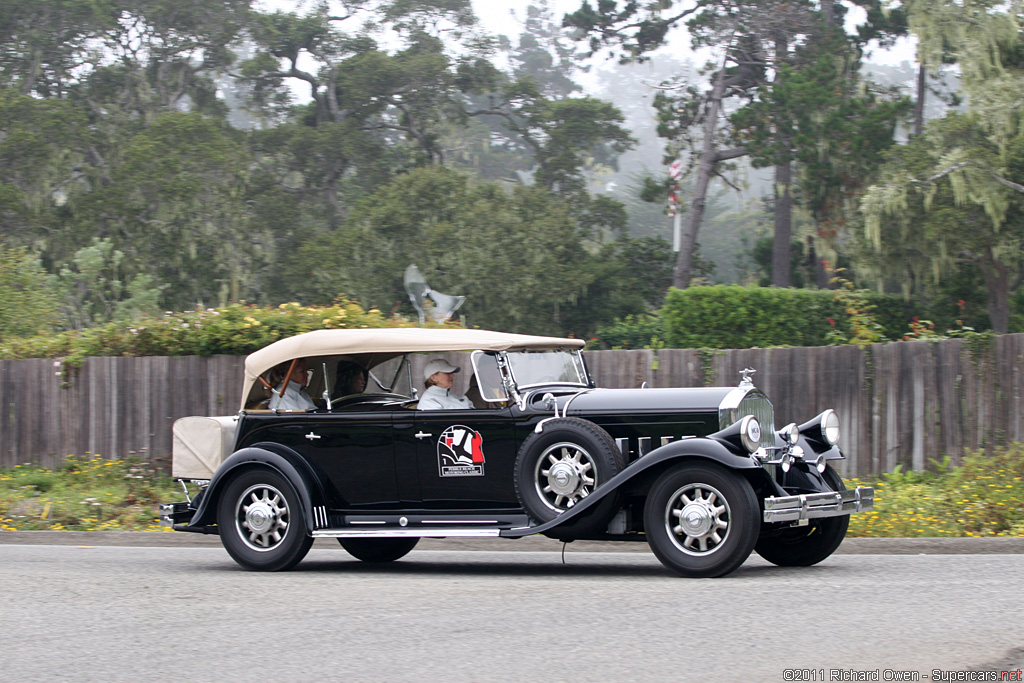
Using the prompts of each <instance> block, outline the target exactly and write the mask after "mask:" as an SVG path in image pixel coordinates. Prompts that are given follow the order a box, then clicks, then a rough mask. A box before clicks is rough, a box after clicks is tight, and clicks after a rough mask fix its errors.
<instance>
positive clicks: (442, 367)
mask: <svg viewBox="0 0 1024 683" xmlns="http://www.w3.org/2000/svg"><path fill="white" fill-rule="evenodd" d="M458 371H459V368H458V366H455V365H452V364H451V363H449V362H448V361H446V360H445V359H444V358H435V359H434V360H432V361H430V362H429V363H427V366H426V367H425V368H423V379H430V378H431V376H433V374H434V373H435V372H458Z"/></svg>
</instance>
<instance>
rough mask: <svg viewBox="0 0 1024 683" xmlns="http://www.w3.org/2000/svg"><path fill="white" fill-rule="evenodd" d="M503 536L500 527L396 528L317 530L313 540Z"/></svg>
mask: <svg viewBox="0 0 1024 683" xmlns="http://www.w3.org/2000/svg"><path fill="white" fill-rule="evenodd" d="M500 534H501V528H500V527H490V528H483V527H480V528H476V529H473V528H466V527H450V528H438V527H432V528H419V529H408V528H406V529H396V528H394V527H389V528H383V527H377V528H364V529H351V528H345V529H317V530H316V531H314V532H313V538H452V537H456V536H462V537H478V538H485V537H490V538H495V537H497V536H499V535H500Z"/></svg>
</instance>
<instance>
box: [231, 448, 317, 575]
mask: <svg viewBox="0 0 1024 683" xmlns="http://www.w3.org/2000/svg"><path fill="white" fill-rule="evenodd" d="M217 527H218V529H219V532H220V541H221V543H222V544H223V545H224V549H225V550H227V551H228V554H229V555H231V557H232V558H233V559H234V560H235V562H237V563H238V564H239V565H241V566H242V567H244V568H246V569H251V570H254V571H269V572H273V571H281V570H284V569H290V568H291V567H294V566H295V565H296V564H298V563H299V561H300V560H302V558H303V557H305V556H306V553H307V552H309V548H310V546H311V545H313V537H312V536H311V535H310V534H309V533H308V532H307V530H306V529H307V527H306V521H305V519H304V517H303V512H302V507H301V504H300V503H299V495H298V493H297V492H296V490H295V488H294V487H293V486H292V484H291V483H290V482H289V481H288V480H287V479H286V478H285V477H284V476H282V475H281V474H279V473H278V472H275V471H273V470H270V469H268V468H252V469H247V470H245V471H243V472H239V473H238V474H237V475H235V476H234V477H233V478H232V479H231V481H230V482H228V484H227V485H226V487H225V489H224V491H223V493H222V494H221V495H220V497H219V500H218V502H217Z"/></svg>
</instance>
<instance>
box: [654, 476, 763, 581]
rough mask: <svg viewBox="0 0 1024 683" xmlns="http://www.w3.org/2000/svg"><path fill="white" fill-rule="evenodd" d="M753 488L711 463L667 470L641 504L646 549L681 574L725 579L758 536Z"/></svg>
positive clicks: (746, 555)
mask: <svg viewBox="0 0 1024 683" xmlns="http://www.w3.org/2000/svg"><path fill="white" fill-rule="evenodd" d="M757 513H758V506H757V498H756V497H755V496H754V490H753V489H752V488H751V487H750V484H749V483H748V482H747V481H746V480H745V479H743V477H741V476H738V475H735V474H733V473H731V472H729V471H728V470H726V469H724V468H722V467H719V466H717V465H714V464H711V463H685V464H681V465H676V466H675V467H673V468H671V469H669V470H667V471H666V472H665V473H664V474H663V475H662V476H661V477H660V478H659V479H658V480H657V481H656V482H655V484H654V486H653V487H652V488H651V491H650V493H649V494H648V496H647V502H646V503H645V505H644V532H645V533H646V534H647V542H648V543H649V544H650V546H651V550H652V551H654V554H655V555H656V556H657V557H658V559H659V560H661V563H662V564H664V565H665V566H666V567H668V568H669V569H671V570H673V571H675V572H676V573H677V574H679V575H680V576H686V577H714V576H724V575H725V574H728V573H729V572H731V571H733V570H735V569H736V568H737V567H739V566H740V565H741V564H743V562H744V561H745V560H746V559H747V557H749V556H750V552H751V550H753V548H754V543H755V542H756V541H757V533H758V528H759V524H758V517H757Z"/></svg>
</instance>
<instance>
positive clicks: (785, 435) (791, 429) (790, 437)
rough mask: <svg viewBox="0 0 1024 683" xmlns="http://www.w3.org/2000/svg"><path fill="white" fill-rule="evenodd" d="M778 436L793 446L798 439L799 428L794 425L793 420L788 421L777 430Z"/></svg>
mask: <svg viewBox="0 0 1024 683" xmlns="http://www.w3.org/2000/svg"><path fill="white" fill-rule="evenodd" d="M779 436H781V437H782V440H783V441H785V442H786V443H788V444H789V445H790V446H795V445H797V443H799V441H800V428H799V427H797V426H796V423H795V422H790V423H789V424H788V425H786V426H785V427H783V428H782V429H780V430H779Z"/></svg>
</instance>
